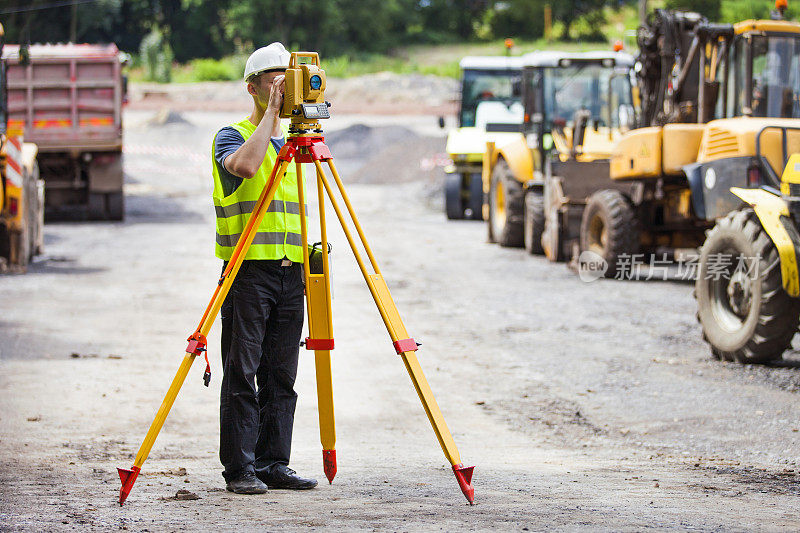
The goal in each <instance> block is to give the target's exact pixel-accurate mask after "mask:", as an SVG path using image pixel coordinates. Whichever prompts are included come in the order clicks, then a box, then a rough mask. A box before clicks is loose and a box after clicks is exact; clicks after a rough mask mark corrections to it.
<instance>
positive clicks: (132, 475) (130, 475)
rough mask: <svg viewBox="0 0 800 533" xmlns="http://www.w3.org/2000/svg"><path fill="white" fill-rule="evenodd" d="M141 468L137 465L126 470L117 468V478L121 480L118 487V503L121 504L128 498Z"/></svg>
mask: <svg viewBox="0 0 800 533" xmlns="http://www.w3.org/2000/svg"><path fill="white" fill-rule="evenodd" d="M140 470H141V468H139V467H138V466H132V467H131V469H130V470H126V469H124V468H117V472H119V479H120V481H122V488H121V489H119V505H120V506H122V504H123V503H125V500H127V499H128V494H130V493H131V489H132V488H133V484H134V482H135V481H136V478H137V477H139V471H140Z"/></svg>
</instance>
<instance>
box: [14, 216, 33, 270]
mask: <svg viewBox="0 0 800 533" xmlns="http://www.w3.org/2000/svg"><path fill="white" fill-rule="evenodd" d="M9 237H10V241H11V261H10V262H11V264H12V265H16V266H18V267H22V268H23V269H24V268H27V266H28V263H30V261H31V257H32V256H33V250H31V227H30V225H29V224H23V225H22V229H21V230H19V231H12V232H10V235H9Z"/></svg>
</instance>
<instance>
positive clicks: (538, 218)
mask: <svg viewBox="0 0 800 533" xmlns="http://www.w3.org/2000/svg"><path fill="white" fill-rule="evenodd" d="M543 232H544V193H543V192H542V191H541V190H540V189H531V190H529V191H527V192H526V193H525V224H524V226H523V231H522V233H523V237H524V239H523V240H524V241H525V249H526V250H527V251H528V253H530V254H533V255H542V254H543V253H544V248H543V247H542V233H543Z"/></svg>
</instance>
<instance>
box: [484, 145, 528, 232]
mask: <svg viewBox="0 0 800 533" xmlns="http://www.w3.org/2000/svg"><path fill="white" fill-rule="evenodd" d="M523 211H524V191H523V189H522V184H521V183H520V182H518V181H517V180H516V179H514V175H513V173H512V172H511V167H509V166H508V163H506V161H505V160H504V159H499V160H498V161H497V164H496V165H495V166H494V169H493V170H492V181H491V187H490V188H489V240H490V241H491V242H497V243H499V244H500V246H510V247H516V248H521V247H522V245H523V244H524V240H523V234H522V231H523V228H522V226H523V222H524V220H523V217H524V215H523Z"/></svg>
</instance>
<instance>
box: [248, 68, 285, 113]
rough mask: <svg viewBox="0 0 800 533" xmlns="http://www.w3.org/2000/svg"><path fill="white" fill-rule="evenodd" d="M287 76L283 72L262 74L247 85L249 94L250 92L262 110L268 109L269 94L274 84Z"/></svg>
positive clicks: (254, 77)
mask: <svg viewBox="0 0 800 533" xmlns="http://www.w3.org/2000/svg"><path fill="white" fill-rule="evenodd" d="M284 74H285V72H284V71H282V70H272V71H270V72H262V73H261V74H257V75H256V76H253V77H252V78H251V79H250V81H249V82H248V84H247V92H249V93H250V94H251V95H252V96H253V99H254V100H255V102H256V105H258V106H259V107H261V108H262V109H266V108H267V104H268V103H269V93H270V91H271V90H272V84H273V83H274V81H275V78H277V77H278V76H283V75H284Z"/></svg>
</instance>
